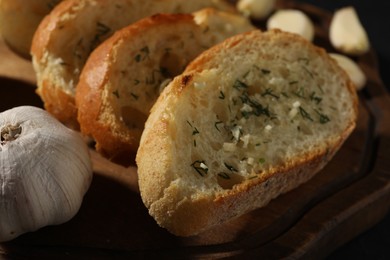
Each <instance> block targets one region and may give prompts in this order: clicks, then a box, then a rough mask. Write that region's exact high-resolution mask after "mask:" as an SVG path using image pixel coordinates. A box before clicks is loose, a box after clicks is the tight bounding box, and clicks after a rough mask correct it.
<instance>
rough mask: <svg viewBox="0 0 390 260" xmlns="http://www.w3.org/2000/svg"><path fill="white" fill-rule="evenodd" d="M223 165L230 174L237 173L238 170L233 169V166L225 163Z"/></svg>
mask: <svg viewBox="0 0 390 260" xmlns="http://www.w3.org/2000/svg"><path fill="white" fill-rule="evenodd" d="M224 164H225V167H226V168H227V169H228V170H229V171H231V172H238V170H237V169H236V168H234V167H233V166H231V165H229V164H227V163H224Z"/></svg>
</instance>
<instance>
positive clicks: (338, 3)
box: [300, 0, 390, 260]
mask: <svg viewBox="0 0 390 260" xmlns="http://www.w3.org/2000/svg"><path fill="white" fill-rule="evenodd" d="M300 2H305V3H310V4H312V5H316V6H318V7H321V8H324V9H327V10H330V11H335V10H337V9H338V8H341V7H345V6H351V5H352V6H354V7H355V9H356V11H357V13H358V15H359V18H360V21H361V23H362V24H363V26H364V27H365V29H366V31H367V34H368V36H369V39H370V43H371V47H372V48H373V49H374V50H375V52H376V54H377V56H378V61H379V66H380V74H381V77H382V80H383V82H384V85H385V86H386V87H387V89H388V90H390V73H389V72H390V39H389V38H390V1H372V0H371V1H367V0H360V1H357V0H322V1H321V0H317V1H314V0H300ZM389 120H390V118H389ZM329 259H370V260H371V259H374V260H375V259H383V260H384V259H390V212H389V213H388V215H387V217H386V218H385V219H384V220H382V221H381V222H380V223H378V224H377V225H376V226H374V227H373V228H371V229H370V230H368V231H366V232H364V233H363V234H361V235H360V236H358V237H357V238H355V239H354V240H352V241H351V242H349V243H348V244H346V245H345V246H343V247H341V248H339V249H338V250H337V251H335V252H334V253H333V254H332V255H330V256H329Z"/></svg>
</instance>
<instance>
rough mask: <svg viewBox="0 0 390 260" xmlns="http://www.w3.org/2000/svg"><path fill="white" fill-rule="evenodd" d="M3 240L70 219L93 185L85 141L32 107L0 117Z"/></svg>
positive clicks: (0, 226)
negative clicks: (91, 184)
mask: <svg viewBox="0 0 390 260" xmlns="http://www.w3.org/2000/svg"><path fill="white" fill-rule="evenodd" d="M0 130H1V140H0V241H7V240H11V239H13V238H15V237H17V236H19V235H21V234H22V233H25V232H29V231H35V230H37V229H39V228H41V227H43V226H47V225H56V224H61V223H64V222H66V221H68V220H70V219H71V218H72V217H73V216H74V215H75V214H76V213H77V212H78V210H79V208H80V206H81V203H82V200H83V197H84V195H85V193H86V191H87V190H88V188H89V186H90V183H91V180H92V163H91V159H90V156H89V151H88V147H87V145H86V144H85V142H84V141H83V139H82V137H81V136H80V135H79V134H78V133H76V132H74V131H72V130H70V129H68V128H67V127H65V126H64V125H62V124H61V123H59V122H58V121H57V120H56V119H54V118H53V117H52V116H51V115H49V113H48V112H46V111H45V110H43V109H40V108H36V107H32V106H21V107H16V108H13V109H10V110H7V111H4V112H2V113H0Z"/></svg>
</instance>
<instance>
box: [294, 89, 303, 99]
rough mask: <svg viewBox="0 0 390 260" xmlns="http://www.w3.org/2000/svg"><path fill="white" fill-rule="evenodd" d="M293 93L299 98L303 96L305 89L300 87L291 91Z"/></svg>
mask: <svg viewBox="0 0 390 260" xmlns="http://www.w3.org/2000/svg"><path fill="white" fill-rule="evenodd" d="M293 94H294V95H295V96H297V97H300V98H305V89H304V88H303V87H300V88H299V89H298V90H297V91H295V92H293Z"/></svg>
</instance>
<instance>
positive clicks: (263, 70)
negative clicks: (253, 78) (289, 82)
mask: <svg viewBox="0 0 390 260" xmlns="http://www.w3.org/2000/svg"><path fill="white" fill-rule="evenodd" d="M261 73H263V74H264V75H268V74H270V73H271V71H270V70H267V69H261Z"/></svg>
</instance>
